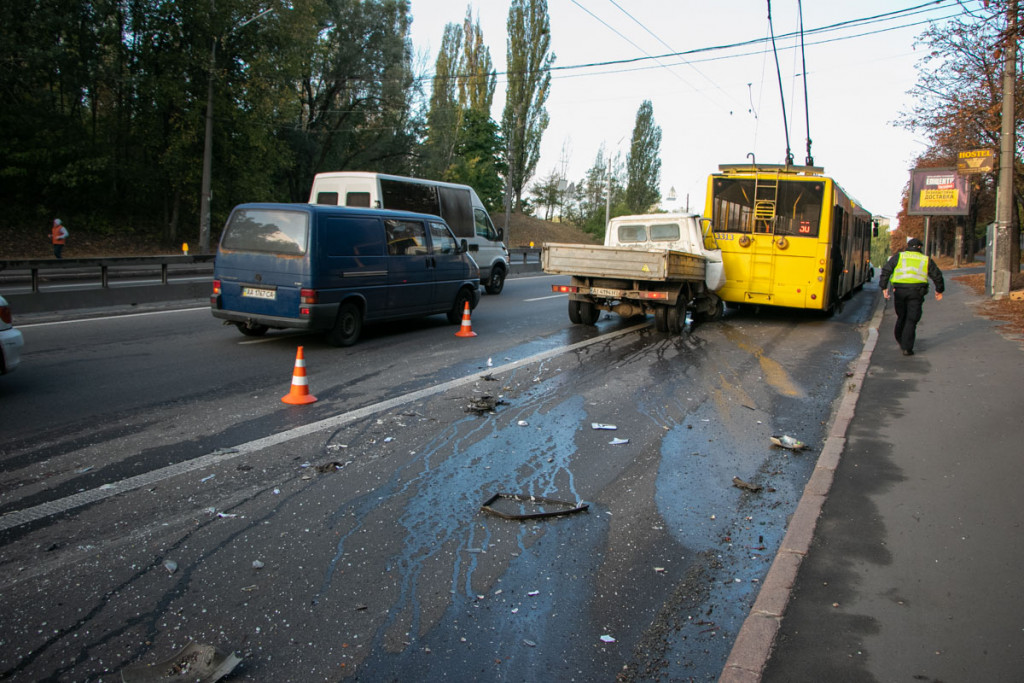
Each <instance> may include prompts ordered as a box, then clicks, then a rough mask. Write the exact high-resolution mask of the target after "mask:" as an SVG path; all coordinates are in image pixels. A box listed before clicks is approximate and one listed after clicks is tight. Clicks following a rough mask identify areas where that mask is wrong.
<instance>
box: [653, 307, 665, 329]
mask: <svg viewBox="0 0 1024 683" xmlns="http://www.w3.org/2000/svg"><path fill="white" fill-rule="evenodd" d="M654 329H656V330H657V331H658V332H662V333H664V332H668V306H658V307H657V308H655V309H654Z"/></svg>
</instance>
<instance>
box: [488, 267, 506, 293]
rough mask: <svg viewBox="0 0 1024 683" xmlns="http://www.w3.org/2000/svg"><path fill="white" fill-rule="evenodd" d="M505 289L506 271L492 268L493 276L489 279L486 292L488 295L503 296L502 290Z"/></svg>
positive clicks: (500, 268)
mask: <svg viewBox="0 0 1024 683" xmlns="http://www.w3.org/2000/svg"><path fill="white" fill-rule="evenodd" d="M504 288H505V269H504V268H502V267H500V266H494V267H493V268H491V276H490V277H489V278H487V284H485V285H484V290H485V291H486V292H487V293H488V294H501V290H503V289H504Z"/></svg>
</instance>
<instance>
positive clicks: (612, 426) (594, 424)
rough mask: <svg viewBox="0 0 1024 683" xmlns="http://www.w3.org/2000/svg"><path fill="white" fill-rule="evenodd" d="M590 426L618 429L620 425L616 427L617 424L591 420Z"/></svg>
mask: <svg viewBox="0 0 1024 683" xmlns="http://www.w3.org/2000/svg"><path fill="white" fill-rule="evenodd" d="M590 428H591V429H608V430H612V431H614V430H616V429H618V427H616V426H615V425H608V424H604V423H602V422H591V423H590Z"/></svg>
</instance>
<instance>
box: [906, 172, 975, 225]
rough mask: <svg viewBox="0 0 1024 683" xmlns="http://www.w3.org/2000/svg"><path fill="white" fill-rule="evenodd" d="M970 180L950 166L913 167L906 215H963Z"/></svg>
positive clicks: (969, 190) (968, 193)
mask: <svg viewBox="0 0 1024 683" xmlns="http://www.w3.org/2000/svg"><path fill="white" fill-rule="evenodd" d="M970 199H971V184H970V182H968V180H967V176H963V175H960V174H959V173H957V172H956V169H953V168H915V169H914V170H913V171H911V172H910V205H909V206H908V207H907V214H908V215H910V216H966V215H967V213H968V209H969V207H970Z"/></svg>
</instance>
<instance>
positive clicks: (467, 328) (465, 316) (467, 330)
mask: <svg viewBox="0 0 1024 683" xmlns="http://www.w3.org/2000/svg"><path fill="white" fill-rule="evenodd" d="M455 336H456V337H475V336H476V332H474V331H473V326H472V325H471V324H470V322H469V302H468V301H467V302H466V308H465V309H464V310H463V312H462V325H460V326H459V331H458V332H456V333H455Z"/></svg>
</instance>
